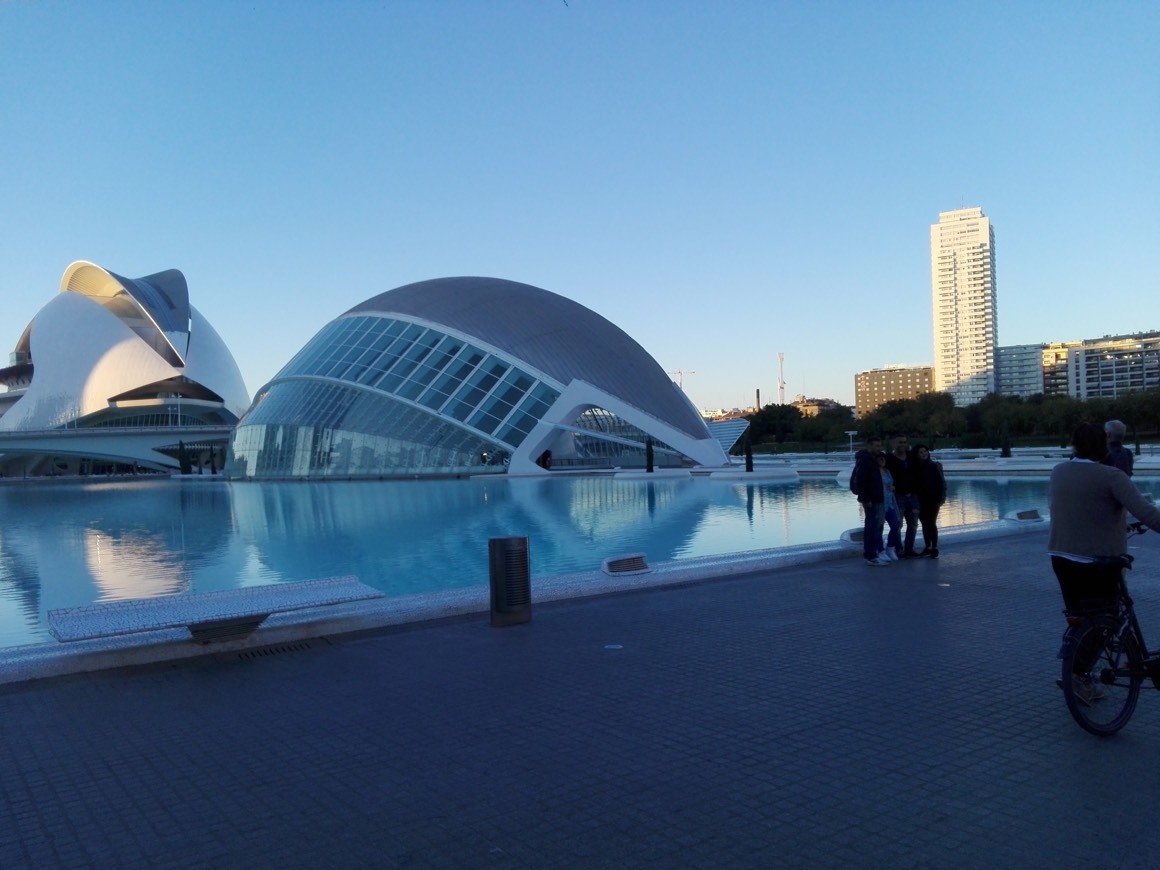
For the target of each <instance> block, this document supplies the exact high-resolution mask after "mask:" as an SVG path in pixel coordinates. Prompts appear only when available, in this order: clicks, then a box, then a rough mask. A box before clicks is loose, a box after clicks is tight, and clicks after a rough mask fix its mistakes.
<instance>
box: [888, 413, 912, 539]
mask: <svg viewBox="0 0 1160 870" xmlns="http://www.w3.org/2000/svg"><path fill="white" fill-rule="evenodd" d="M907 443H908V439H907V437H906V436H905V435H895V436H894V439H893V441H892V442H891V446H892V447H893V449H892V450H891V451H890V452H889V453H887V454H886V467H887V468H888V469H890V476H891V477H892V478H894V500H895V501H896V502H897V503H898V517H899V519H900V520H902V521H903V522H905V523H906V535H905V538H904V541H905V543H904V545H903V548H902V553H901V556H902V558H903V559H913V558H914V557H915V556H917V555H918V553H916V552H914V539H915V538H916V537H917V535H918V496H917V495H916V494H915V492H914V457H913V455H912V454H911V452H910V450H909V449H908V448H907Z"/></svg>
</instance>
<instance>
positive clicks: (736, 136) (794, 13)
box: [0, 0, 1160, 408]
mask: <svg viewBox="0 0 1160 870" xmlns="http://www.w3.org/2000/svg"><path fill="white" fill-rule="evenodd" d="M1158 45H1160V3H1155V2H1104V3H1090V2H1082V3H1078V2H1066V0H1065V2H1046V0H1044V2H1023V3H1019V2H1016V3H1013V4H1012V3H994V2H985V0H983V2H970V3H955V2H948V3H943V2H940V3H925V2H907V3H896V2H868V0H867V2H825V0H823V2H804V0H803V2H792V3H791V2H771V0H754V2H746V0H738V2H646V0H640V2H633V0H568V2H567V3H566V4H565V2H564V0H535V2H532V0H518V2H517V0H511V2H504V0H492V2H483V0H473V2H456V0H446V2H438V0H431V2H419V0H398V2H341V0H328V2H269V0H258V2H244V3H243V2H226V0H205V2H187V3H177V2H155V0H142V2H120V0H102V2H100V3H89V2H79V0H78V2H36V0H0V254H2V263H0V302H2V303H3V304H2V308H0V311H2V312H3V313H2V315H0V327H2V328H0V345H6V347H3V348H0V350H3V352H4V353H5V354H6V353H7V351H8V350H10V349H11V348H12V346H14V345H15V343H16V340H17V338H18V337H19V335H20V332H21V331H22V330H23V328H24V327H25V325H26V324H27V323H28V321H29V320H30V319H31V318H32V317H33V315H34V314H35V313H36V312H37V310H39V308H40V307H41V306H42V305H44V304H45V302H47V301H48V300H49V299H50V298H51V296H52V294H54V293H55V292H56V291H57V289H58V286H59V282H60V277H61V275H62V273H63V272H64V269H65V267H66V266H67V265H68V264H69V263H70V262H72V261H74V260H80V259H84V260H91V261H93V262H95V263H98V264H100V265H102V266H104V267H106V268H108V269H111V270H112V271H115V272H119V273H120V274H122V275H127V276H130V277H137V276H141V275H146V274H149V273H151V272H156V271H160V270H163V269H169V268H176V269H180V270H181V271H182V272H184V273H185V276H186V278H187V279H188V281H189V286H190V297H191V300H192V302H193V304H194V305H195V306H196V307H197V308H198V309H199V310H200V311H201V312H202V313H203V314H204V315H205V316H206V317H208V318H209V320H210V322H211V323H213V324H214V326H215V327H216V328H217V329H218V331H219V332H220V333H221V334H222V337H223V338H224V339H225V340H226V342H227V343H228V344H229V346H230V347H231V348H232V350H233V351H234V354H235V356H236V358H237V360H238V364H239V365H240V366H241V369H242V373H243V375H244V376H245V378H246V382H247V384H248V386H249V388H250V390H251V392H253V391H255V390H257V388H258V387H260V386H261V385H262V384H263V383H265V382H266V381H267V380H269V379H270V378H271V377H272V376H273V375H274V374H275V373H276V372H277V370H278V369H279V368H280V367H281V366H282V365H283V364H284V363H285V362H287V361H288V360H289V358H290V357H291V356H292V355H293V354H294V353H295V352H296V351H297V350H298V349H299V348H300V347H301V346H302V345H303V344H304V343H305V342H306V341H308V340H309V339H310V337H311V336H312V335H314V333H315V332H317V331H318V330H319V329H320V328H321V327H322V326H323V325H324V324H325V323H327V322H328V321H330V320H331V319H333V318H334V317H336V316H338V315H339V314H341V313H342V312H343V311H345V310H347V309H348V308H350V307H351V306H353V305H356V304H357V303H359V302H361V301H363V300H364V299H367V298H369V297H370V296H373V295H375V294H377V293H380V292H382V291H384V290H388V289H391V288H392V287H396V286H399V285H402V284H406V283H410V282H412V281H418V280H423V279H427V278H435V277H442V276H448V275H488V276H496V277H501V278H508V279H512V280H517V281H524V282H527V283H529V284H534V285H536V286H539V287H543V288H545V289H548V290H552V291H554V292H556V293H560V294H562V295H565V296H568V297H570V298H572V299H574V300H576V301H577V302H580V303H581V304H583V305H586V306H588V307H589V308H592V309H593V310H595V311H596V312H598V313H600V314H601V315H603V316H605V317H607V318H608V319H609V320H611V321H612V322H614V323H616V324H617V325H618V326H620V327H621V328H623V329H624V330H626V331H627V332H628V333H629V334H630V335H632V336H633V337H635V338H636V339H637V340H638V341H639V342H640V343H641V344H642V345H643V346H644V347H645V349H646V350H648V351H649V352H650V353H651V354H652V355H653V356H654V357H655V358H656V359H657V361H658V362H659V363H660V364H661V365H662V366H663V367H664V368H665V369H666V370H669V371H673V372H675V371H678V370H683V371H686V372H696V374H686V375H685V376H684V385H685V390H686V392H687V393H688V394H689V396H690V397H691V398H692V399H693V401H694V402H695V403H696V404H697V405H698V406H700V407H703V408H716V407H734V406H744V405H748V404H751V403H752V402H753V398H754V392H755V390H757V389H760V390H761V395H762V400H763V402H770V401H774V400H776V396H777V354H778V352H779V351H780V352H783V353H784V354H785V378H786V382H787V386H786V392H787V398H792V396H793V395H794V394H795V393H799V392H801V393H806V394H808V395H811V396H828V397H832V398H835V399H838V400H840V401H843V402H845V403H849V404H852V403H853V397H854V388H853V379H854V373H855V372H856V371H859V370H861V369H866V368H873V367H876V366H882V365H887V364H891V363H929V362H930V361H931V358H932V349H931V312H930V265H929V263H930V254H929V247H930V237H929V227H930V224H931V223H934V222H936V221H937V219H938V213H939V212H940V211H945V210H948V209H953V208H960V207H963V206H976V205H977V206H981V207H982V208H983V210H984V212H985V213H986V214H987V215H988V216H989V217H990V218H991V219H992V221H993V224H994V226H995V231H996V238H997V244H996V248H997V256H998V287H999V341H1000V343H1001V344H1020V343H1025V342H1038V341H1056V340H1071V339H1078V338H1090V337H1096V336H1100V335H1105V334H1118V333H1126V332H1133V331H1140V330H1146V329H1160V264H1158V258H1157V254H1158V253H1160V49H1158V48H1157V46H1158ZM5 360H6V357H5Z"/></svg>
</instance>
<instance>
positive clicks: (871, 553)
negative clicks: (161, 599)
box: [851, 438, 890, 567]
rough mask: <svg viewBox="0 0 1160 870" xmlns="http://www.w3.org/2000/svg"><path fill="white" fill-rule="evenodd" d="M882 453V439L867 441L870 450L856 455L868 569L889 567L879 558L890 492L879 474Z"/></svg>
mask: <svg viewBox="0 0 1160 870" xmlns="http://www.w3.org/2000/svg"><path fill="white" fill-rule="evenodd" d="M881 452H882V439H881V438H867V439H866V447H865V449H863V450H859V451H858V452H857V453H856V454H855V455H854V471H853V472H852V473H851V474H852V479H851V489H853V490H854V491H855V492H856V493H857V494H858V501H859V502H860V503H861V505H862V511H863V513H864V514H865V521H864V522H863V523H862V557H863V558H864V559H865V560H866V564H867V565H873V566H874V567H880V566H882V565H889V564H890V562H889V560H887V559H881V558H879V556H878V554H879V552H880V551H881V550H882V524H883V523H884V522H886V490H885V489H883V487H882V472H881V471H879V470H878V454H879V453H881Z"/></svg>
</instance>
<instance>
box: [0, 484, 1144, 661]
mask: <svg viewBox="0 0 1160 870" xmlns="http://www.w3.org/2000/svg"><path fill="white" fill-rule="evenodd" d="M1142 483H1143V482H1142ZM1147 485H1148V484H1146V483H1144V486H1147ZM949 487H950V498H949V500H948V503H947V506H946V508H945V509H944V512H943V514H942V522H941V525H943V526H952V525H961V524H966V523H975V522H982V521H986V520H992V519H997V518H999V517H1002V516H1003V515H1004V514H1006V513H1009V512H1010V511H1013V510H1021V509H1025V508H1032V507H1038V508H1040V509H1041V510H1042V509H1045V508H1046V479H1037V480H1026V479H1018V480H1011V481H1010V482H1007V483H997V482H995V481H984V480H956V479H954V478H952V479H950V481H949ZM860 525H861V519H860V517H859V514H858V507H857V504H856V502H855V500H854V497H853V496H851V495H850V493H849V492H848V491H847V490H846V489H845V487H844V486H839V485H837V484H836V483H835V482H834V481H833V480H830V479H824V480H804V481H802V482H800V483H794V484H785V483H756V484H749V483H744V482H737V481H714V480H708V479H681V480H664V479H660V480H656V481H639V480H631V481H630V480H620V481H618V480H613V479H609V478H552V479H532V480H528V479H523V480H521V479H506V478H504V479H488V480H448V481H389V482H350V483H342V482H331V483H325V484H294V483H225V482H220V481H205V482H202V481H185V482H182V481H174V480H168V479H165V480H155V481H133V482H114V481H110V482H100V483H75V484H70V483H63V484H36V485H15V486H12V485H9V486H3V487H0V647H3V646H16V645H20V644H27V643H34V642H39V641H44V640H50V639H51V636H50V635H49V633H48V631H47V629H46V628H45V613H46V612H47V611H48V610H51V609H53V608H57V607H70V606H76V605H80V604H89V603H92V602H96V601H107V600H112V599H120V598H143V597H151V596H155V595H164V594H168V593H175V592H190V591H194V592H203V591H208V590H213V589H225V588H232V587H237V586H248V585H255V584H261V583H276V582H279V581H286V580H304V579H309V578H312V577H327V576H334V575H338V574H357V575H358V576H359V577H360V578H361V579H362V580H363V582H365V583H368V584H369V585H372V586H375V587H377V588H380V589H382V590H384V591H385V592H387V593H388V594H389V595H407V594H413V593H417V592H424V591H429V590H433V589H449V588H453V587H458V586H469V585H484V586H486V584H487V582H488V568H487V541H488V539H489V538H492V537H498V536H503V535H524V536H527V537H528V538H529V549H530V555H531V563H532V574H533V577H535V576H547V575H551V574H563V573H570V572H574V571H587V570H596V569H599V568H600V564H601V562H602V561H603V560H604V559H606V558H608V557H610V556H621V555H626V554H628V553H635V552H643V553H645V554H646V555H647V557H648V560H649V561H650V562H652V563H656V562H662V561H668V560H671V559H682V558H689V557H695V556H708V555H717V554H722V553H733V552H742V551H746V550H761V549H768V548H771V547H781V546H787V545H793V544H804V543H814V542H820V541H833V540H835V539H837V537H838V536H839V535H840V534H841V532H842V531H843V530H845V529H849V528H854V527H858V526H860Z"/></svg>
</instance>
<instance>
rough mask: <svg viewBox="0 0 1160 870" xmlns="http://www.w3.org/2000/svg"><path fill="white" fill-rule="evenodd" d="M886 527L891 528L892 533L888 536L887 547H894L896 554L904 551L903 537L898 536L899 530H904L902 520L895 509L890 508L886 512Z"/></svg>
mask: <svg viewBox="0 0 1160 870" xmlns="http://www.w3.org/2000/svg"><path fill="white" fill-rule="evenodd" d="M886 525H888V526H889V527H890V532H889V533H888V534H887V535H886V546H888V547H893V548H894V550H895V551H896V552H897V551H900V550H901V549H902V536H901V535H900V534H898V530H899V529H901V528H902V520H900V519H899V518H898V514H897V513H895V511H894V508H889V509H888V510H887V511H886Z"/></svg>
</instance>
